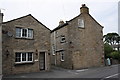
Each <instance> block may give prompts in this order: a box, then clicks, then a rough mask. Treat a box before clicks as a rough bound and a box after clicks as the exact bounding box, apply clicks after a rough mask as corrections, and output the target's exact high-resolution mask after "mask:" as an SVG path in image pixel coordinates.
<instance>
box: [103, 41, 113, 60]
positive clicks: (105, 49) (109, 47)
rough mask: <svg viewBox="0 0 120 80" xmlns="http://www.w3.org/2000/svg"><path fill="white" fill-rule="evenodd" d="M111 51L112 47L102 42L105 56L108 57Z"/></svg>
mask: <svg viewBox="0 0 120 80" xmlns="http://www.w3.org/2000/svg"><path fill="white" fill-rule="evenodd" d="M111 52H113V48H112V47H111V46H110V45H109V44H108V43H105V44H104V53H105V58H108V57H110V53H111Z"/></svg>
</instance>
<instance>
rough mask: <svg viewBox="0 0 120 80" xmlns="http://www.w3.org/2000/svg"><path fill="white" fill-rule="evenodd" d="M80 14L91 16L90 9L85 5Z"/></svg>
mask: <svg viewBox="0 0 120 80" xmlns="http://www.w3.org/2000/svg"><path fill="white" fill-rule="evenodd" d="M80 12H81V14H82V13H88V14H89V8H88V7H87V6H86V5H85V4H82V7H81V8H80Z"/></svg>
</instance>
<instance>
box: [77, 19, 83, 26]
mask: <svg viewBox="0 0 120 80" xmlns="http://www.w3.org/2000/svg"><path fill="white" fill-rule="evenodd" d="M78 27H81V28H84V20H83V19H78Z"/></svg>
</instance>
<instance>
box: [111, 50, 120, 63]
mask: <svg viewBox="0 0 120 80" xmlns="http://www.w3.org/2000/svg"><path fill="white" fill-rule="evenodd" d="M110 57H111V58H113V59H117V60H119V61H120V52H118V51H114V52H111V54H110Z"/></svg>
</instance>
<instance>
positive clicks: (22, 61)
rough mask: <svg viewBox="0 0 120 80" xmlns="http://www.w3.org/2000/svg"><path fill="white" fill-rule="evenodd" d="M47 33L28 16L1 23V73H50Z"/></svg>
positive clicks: (39, 23) (43, 26)
mask: <svg viewBox="0 0 120 80" xmlns="http://www.w3.org/2000/svg"><path fill="white" fill-rule="evenodd" d="M50 32H51V31H50V29H48V28H47V27H46V26H45V25H43V24H42V23H41V22H39V21H38V20H37V19H36V18H34V17H33V16H32V15H31V14H29V15H26V16H23V17H20V18H17V19H14V20H11V21H8V22H3V23H2V70H3V71H2V72H3V74H18V73H28V72H39V71H41V70H45V71H48V70H50Z"/></svg>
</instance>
